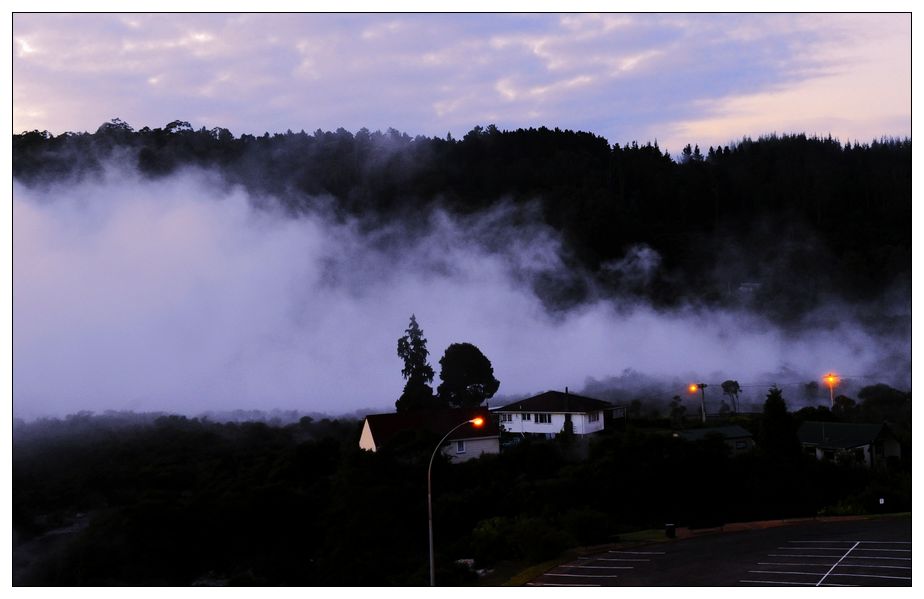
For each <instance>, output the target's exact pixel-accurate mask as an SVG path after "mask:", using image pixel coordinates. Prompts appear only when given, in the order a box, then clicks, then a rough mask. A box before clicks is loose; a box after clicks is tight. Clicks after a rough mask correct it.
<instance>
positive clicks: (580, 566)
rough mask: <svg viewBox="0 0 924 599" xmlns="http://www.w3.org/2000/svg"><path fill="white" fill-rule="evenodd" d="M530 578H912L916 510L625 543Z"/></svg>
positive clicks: (882, 582)
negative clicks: (913, 513)
mask: <svg viewBox="0 0 924 599" xmlns="http://www.w3.org/2000/svg"><path fill="white" fill-rule="evenodd" d="M528 584H529V585H531V586H640V587H641V586H911V517H910V516H907V517H889V518H877V519H868V520H848V521H828V522H821V521H809V522H800V523H796V524H787V525H784V526H779V527H773V528H765V529H758V530H745V531H739V532H716V533H711V534H705V535H702V536H694V537H692V538H685V539H676V540H670V541H665V542H660V543H650V544H647V545H644V546H636V547H620V548H615V549H612V550H609V551H606V552H601V553H598V554H594V555H588V556H585V557H582V558H579V559H577V560H574V561H571V562H568V563H565V564H561V565H559V566H557V567H555V568H552V569H550V570H549V571H547V572H545V573H544V574H542V575H541V576H539V577H537V578H536V579H534V580H533V581H531V582H530V583H528Z"/></svg>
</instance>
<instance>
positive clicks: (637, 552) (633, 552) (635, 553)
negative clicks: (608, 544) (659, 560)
mask: <svg viewBox="0 0 924 599" xmlns="http://www.w3.org/2000/svg"><path fill="white" fill-rule="evenodd" d="M607 553H629V554H631V555H664V552H663V551H615V550H613V549H610V550H609V551H608V552H607Z"/></svg>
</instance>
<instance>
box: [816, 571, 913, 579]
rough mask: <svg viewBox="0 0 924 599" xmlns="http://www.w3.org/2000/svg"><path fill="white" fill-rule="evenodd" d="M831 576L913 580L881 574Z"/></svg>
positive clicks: (908, 577) (836, 573) (838, 574)
mask: <svg viewBox="0 0 924 599" xmlns="http://www.w3.org/2000/svg"><path fill="white" fill-rule="evenodd" d="M829 576H850V577H853V578H892V579H894V580H911V577H910V576H883V575H881V574H840V573H838V572H835V573H834V574H830V575H829Z"/></svg>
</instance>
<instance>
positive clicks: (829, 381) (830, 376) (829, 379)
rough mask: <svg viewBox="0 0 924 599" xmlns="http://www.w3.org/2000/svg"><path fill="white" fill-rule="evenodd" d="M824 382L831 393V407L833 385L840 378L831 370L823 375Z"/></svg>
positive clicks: (832, 405) (832, 403)
mask: <svg viewBox="0 0 924 599" xmlns="http://www.w3.org/2000/svg"><path fill="white" fill-rule="evenodd" d="M824 379H825V382H826V383H827V384H828V391H829V392H830V395H831V408H832V409H833V408H834V386H835V385H836V384H838V383H839V382H840V381H841V379H840V377H838V376H837V375H836V374H834V373H833V372H829V373H828V374H826V375H825V376H824Z"/></svg>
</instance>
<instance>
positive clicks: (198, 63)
mask: <svg viewBox="0 0 924 599" xmlns="http://www.w3.org/2000/svg"><path fill="white" fill-rule="evenodd" d="M12 36H13V40H12V41H13V130H14V132H21V131H25V130H32V129H38V130H48V131H50V132H52V133H54V134H59V133H62V132H65V131H91V132H92V131H95V129H96V128H97V127H98V126H99V125H100V124H101V123H103V122H106V121H108V120H110V119H112V118H114V117H119V118H121V119H123V120H124V121H127V122H128V123H129V124H131V125H133V126H134V127H135V128H141V127H144V126H149V127H152V128H154V127H160V126H163V125H165V124H166V123H168V122H171V121H173V120H177V119H179V120H184V121H188V122H190V123H191V124H192V125H193V127H195V128H199V127H206V128H209V129H210V128H212V127H225V128H228V129H230V130H231V131H232V133H234V134H235V135H240V134H242V133H251V134H257V135H259V134H262V133H263V132H267V131H268V132H270V133H275V132H284V131H286V130H288V129H291V130H294V131H298V130H301V129H304V130H306V131H309V132H311V131H314V130H315V129H318V128H320V129H323V130H334V129H336V128H338V127H343V128H345V129H347V130H349V131H356V130H358V129H360V128H362V127H366V128H367V129H369V130H376V129H380V130H383V131H384V130H386V129H387V128H389V127H392V128H395V129H398V130H399V131H403V132H406V133H408V134H410V135H412V136H414V135H418V134H421V135H427V136H440V137H442V136H445V135H446V134H447V133H451V134H452V135H454V136H456V137H461V136H462V135H464V134H465V133H466V132H467V131H469V130H471V129H472V128H473V127H474V126H476V125H482V126H486V125H488V124H491V123H493V124H495V125H497V126H498V127H499V128H501V129H515V128H517V127H538V126H543V125H545V126H549V127H560V128H563V129H576V130H584V131H591V132H593V133H597V134H599V135H602V136H604V137H606V138H607V139H608V140H609V141H610V142H611V143H617V142H618V143H625V142H628V141H632V140H638V141H639V142H645V141H655V140H657V141H658V142H659V144H660V145H661V146H662V147H664V148H667V149H668V150H670V151H671V152H673V153H675V154H676V153H678V152H679V151H680V150H681V148H682V147H683V145H685V144H687V143H692V144H698V145H701V146H703V148H705V147H707V146H709V145H718V144H728V143H729V142H732V141H734V140H737V139H740V138H741V137H743V136H751V137H756V136H759V135H761V134H765V133H773V132H777V133H787V132H806V133H808V134H818V135H827V134H829V133H830V134H831V135H834V136H835V137H838V138H839V139H841V140H842V141H846V140H860V141H865V142H868V141H871V140H873V139H877V138H879V137H881V136H901V137H904V136H910V135H911V130H910V126H911V125H910V116H911V106H910V96H911V16H910V14H680V13H667V14H638V13H634V14H616V13H606V14H588V13H578V14H520V13H513V14H298V15H279V14H243V13H234V14H181V15H178V14H142V13H133V14H112V13H104V14H16V15H14V17H13V33H12Z"/></svg>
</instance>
